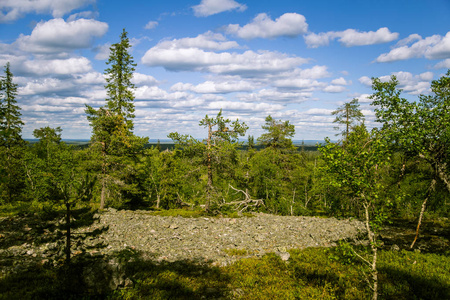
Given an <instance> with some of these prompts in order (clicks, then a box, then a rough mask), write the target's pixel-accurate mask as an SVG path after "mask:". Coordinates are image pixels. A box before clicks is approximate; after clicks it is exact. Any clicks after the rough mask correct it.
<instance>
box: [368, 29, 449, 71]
mask: <svg viewBox="0 0 450 300" xmlns="http://www.w3.org/2000/svg"><path fill="white" fill-rule="evenodd" d="M420 57H425V58H428V59H445V58H450V31H449V32H447V34H446V35H445V36H440V35H432V36H429V37H426V38H422V37H421V36H420V35H418V34H412V35H410V36H408V37H407V38H405V39H403V40H401V41H399V43H397V45H396V46H395V47H394V48H393V49H392V50H391V51H389V52H388V53H383V54H381V55H380V56H378V57H377V59H376V62H382V63H383V62H394V61H399V60H406V59H411V58H420Z"/></svg>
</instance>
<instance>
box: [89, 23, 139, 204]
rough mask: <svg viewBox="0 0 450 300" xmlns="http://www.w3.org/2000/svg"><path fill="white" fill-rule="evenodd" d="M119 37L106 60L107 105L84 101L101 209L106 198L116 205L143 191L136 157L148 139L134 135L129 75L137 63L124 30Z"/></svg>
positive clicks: (132, 96)
mask: <svg viewBox="0 0 450 300" xmlns="http://www.w3.org/2000/svg"><path fill="white" fill-rule="evenodd" d="M120 39H121V40H120V42H119V43H116V44H113V45H112V46H111V48H110V51H111V52H110V57H109V60H108V62H107V64H108V65H110V67H109V68H107V69H106V70H105V75H106V81H107V85H106V86H105V88H106V89H107V94H108V99H106V102H107V103H106V104H107V106H106V107H100V108H99V109H94V108H93V107H90V106H88V105H86V110H85V111H86V114H87V119H88V121H89V122H90V125H91V127H92V137H91V149H92V150H93V152H97V153H99V154H98V155H97V156H95V154H94V155H92V156H91V158H92V159H93V160H95V161H97V172H98V173H101V176H100V177H101V178H100V180H99V184H100V185H101V187H98V189H99V190H101V192H100V208H102V209H103V208H104V207H105V205H106V202H107V201H109V203H110V205H112V206H115V207H123V206H126V205H128V204H129V203H135V202H139V200H138V199H139V198H141V197H142V193H141V192H140V191H139V188H138V187H139V183H138V182H137V181H138V180H137V177H139V176H138V173H139V172H138V170H137V168H136V165H135V162H136V159H135V158H136V156H137V154H139V152H140V151H142V149H143V147H144V144H145V143H147V142H148V138H140V137H137V136H135V135H134V134H133V132H132V130H133V127H134V125H133V118H134V103H133V100H134V94H133V89H134V85H133V84H132V83H131V78H132V77H133V72H134V70H135V69H134V67H135V66H136V65H135V64H134V62H133V58H132V57H131V55H130V54H129V53H128V51H129V48H130V43H129V39H128V37H127V33H126V31H125V30H123V32H122V35H121V37H120ZM91 165H92V166H93V165H94V163H93V164H91Z"/></svg>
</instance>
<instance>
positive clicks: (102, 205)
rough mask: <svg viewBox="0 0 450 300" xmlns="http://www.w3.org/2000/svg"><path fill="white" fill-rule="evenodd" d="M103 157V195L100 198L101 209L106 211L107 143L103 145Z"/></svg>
mask: <svg viewBox="0 0 450 300" xmlns="http://www.w3.org/2000/svg"><path fill="white" fill-rule="evenodd" d="M102 156H103V163H102V175H103V178H102V193H101V196H100V209H105V202H106V201H105V197H106V149H105V143H102Z"/></svg>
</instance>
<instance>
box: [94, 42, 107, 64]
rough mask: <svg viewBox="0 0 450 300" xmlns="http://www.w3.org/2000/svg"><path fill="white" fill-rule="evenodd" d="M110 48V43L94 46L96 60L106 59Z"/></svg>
mask: <svg viewBox="0 0 450 300" xmlns="http://www.w3.org/2000/svg"><path fill="white" fill-rule="evenodd" d="M110 48H111V44H110V43H107V44H104V45H100V46H98V47H95V49H94V51H95V52H97V54H96V55H95V57H94V58H95V59H97V60H107V59H108V57H109V54H110V52H111V50H110Z"/></svg>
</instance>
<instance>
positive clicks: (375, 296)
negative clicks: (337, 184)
mask: <svg viewBox="0 0 450 300" xmlns="http://www.w3.org/2000/svg"><path fill="white" fill-rule="evenodd" d="M364 210H365V213H366V230H367V236H368V238H369V243H370V249H371V250H372V265H371V273H372V282H373V285H372V290H373V296H372V299H373V300H377V299H378V271H377V251H378V247H377V245H376V244H375V242H376V240H375V234H374V232H373V231H372V229H371V228H370V215H369V204H368V203H364Z"/></svg>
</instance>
